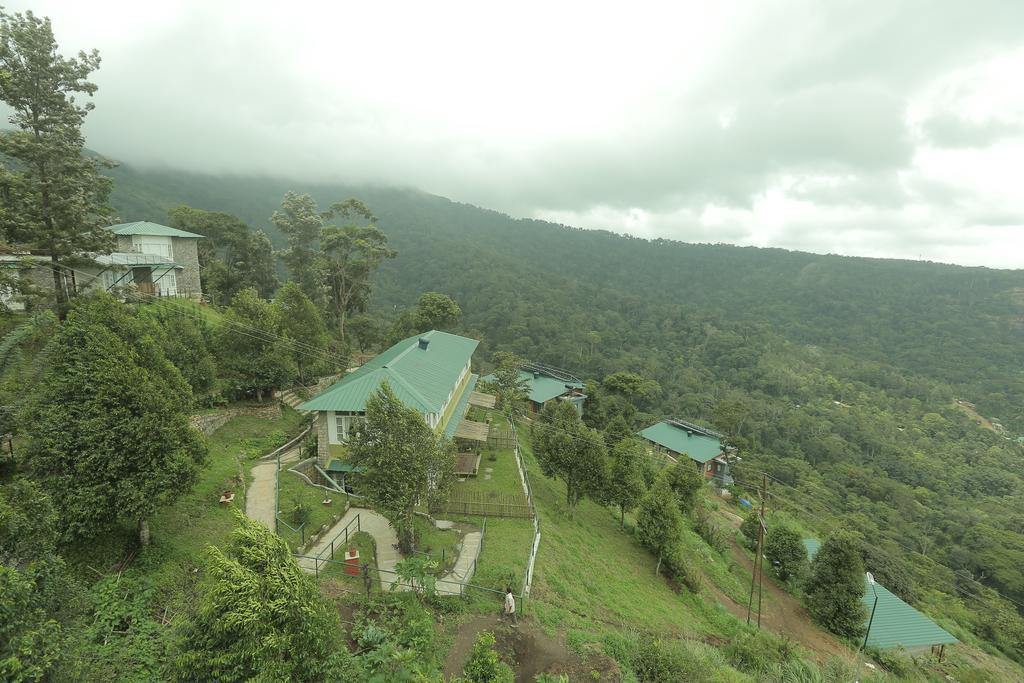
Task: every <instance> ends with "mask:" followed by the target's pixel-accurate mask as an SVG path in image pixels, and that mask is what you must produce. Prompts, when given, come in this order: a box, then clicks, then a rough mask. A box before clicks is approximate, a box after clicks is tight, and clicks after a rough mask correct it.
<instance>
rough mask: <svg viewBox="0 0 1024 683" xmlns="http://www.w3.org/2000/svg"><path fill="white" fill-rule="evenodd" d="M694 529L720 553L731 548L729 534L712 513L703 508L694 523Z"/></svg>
mask: <svg viewBox="0 0 1024 683" xmlns="http://www.w3.org/2000/svg"><path fill="white" fill-rule="evenodd" d="M693 530H694V531H696V532H697V534H698V535H699V536H700V537H701V538H703V539H704V542H705V543H707V544H708V545H709V546H711V547H712V548H714V549H715V550H717V551H718V552H720V553H724V552H726V551H727V550H728V549H729V534H728V532H726V530H725V529H723V528H722V527H721V525H719V524H718V523H717V522H715V521H714V520H713V519H712V518H711V515H709V514H708V513H707V512H706V511H704V510H701V511H699V512H698V513H697V517H696V519H695V520H694V523H693Z"/></svg>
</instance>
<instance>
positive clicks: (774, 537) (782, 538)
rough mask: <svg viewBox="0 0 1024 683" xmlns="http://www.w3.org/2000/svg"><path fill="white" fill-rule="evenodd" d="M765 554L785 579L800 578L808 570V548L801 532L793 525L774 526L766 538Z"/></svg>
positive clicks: (777, 572)
mask: <svg viewBox="0 0 1024 683" xmlns="http://www.w3.org/2000/svg"><path fill="white" fill-rule="evenodd" d="M764 554H765V557H767V558H768V561H769V562H771V564H772V567H773V569H774V571H775V574H776V575H777V576H778V577H779V578H780V579H782V580H783V581H788V580H789V579H791V578H799V577H801V576H802V575H803V574H804V573H805V572H806V571H807V549H806V548H805V547H804V544H803V540H802V539H801V538H800V534H799V532H797V531H796V530H795V529H793V528H792V527H788V526H785V525H778V526H776V527H774V528H772V529H771V530H770V532H769V533H768V537H767V538H766V539H765V544H764Z"/></svg>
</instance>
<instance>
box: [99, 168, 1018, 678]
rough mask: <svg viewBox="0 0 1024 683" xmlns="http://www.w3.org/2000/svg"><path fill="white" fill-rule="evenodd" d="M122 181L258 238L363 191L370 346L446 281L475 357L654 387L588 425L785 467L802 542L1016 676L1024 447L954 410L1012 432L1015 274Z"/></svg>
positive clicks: (156, 206) (410, 196)
mask: <svg viewBox="0 0 1024 683" xmlns="http://www.w3.org/2000/svg"><path fill="white" fill-rule="evenodd" d="M116 176H117V182H116V185H115V187H116V189H115V195H114V202H115V204H116V206H117V208H118V210H119V212H120V213H121V216H122V217H124V218H126V219H128V218H131V219H143V218H145V219H151V220H157V221H160V220H166V217H165V214H166V210H167V208H169V207H171V206H173V205H176V204H179V203H184V204H189V205H191V206H195V207H197V208H202V209H209V210H219V211H225V212H228V213H232V214H235V215H237V216H239V217H240V218H243V219H245V220H246V221H248V222H249V223H250V224H251V225H253V226H254V227H259V228H263V229H265V230H268V232H269V226H270V221H269V220H268V219H269V217H270V215H271V214H272V213H273V211H274V210H275V209H276V208H277V207H278V206H279V204H280V201H281V198H282V196H283V194H284V192H285V191H286V190H288V189H294V190H297V191H300V192H301V191H305V192H309V193H310V194H312V195H313V197H314V198H315V199H316V201H317V202H318V204H319V205H320V206H322V207H323V206H328V205H330V204H331V203H332V202H336V201H340V200H343V199H346V198H348V197H351V196H356V197H358V198H360V199H362V200H363V201H365V202H366V203H367V204H368V205H369V206H370V208H371V209H372V210H373V212H374V213H376V214H377V216H378V217H379V218H380V226H381V227H382V228H383V229H384V230H385V232H386V233H387V235H388V238H389V241H390V245H391V246H393V247H394V248H395V249H397V251H398V253H399V256H398V257H397V258H395V259H392V260H390V261H388V262H386V263H385V264H384V266H383V267H382V268H381V269H380V271H379V272H378V274H377V278H376V282H375V289H374V294H373V299H372V301H371V306H372V308H373V309H374V311H375V312H376V313H377V314H378V315H376V316H371V317H369V318H367V319H366V320H367V321H368V322H369V326H368V327H367V331H364V332H353V333H354V334H355V335H356V336H357V337H359V339H360V341H361V342H362V346H363V347H364V348H369V349H370V350H375V349H376V348H379V346H380V343H381V340H382V332H383V331H384V330H378V331H377V333H376V334H374V333H373V332H374V331H373V327H372V326H373V324H374V323H378V324H379V323H381V322H382V323H383V324H385V325H386V324H387V322H388V320H390V319H393V318H395V317H396V309H401V308H405V307H408V306H411V305H413V303H414V302H415V301H416V298H417V297H418V296H419V295H420V294H421V293H422V292H425V291H438V292H443V293H445V294H448V295H449V296H451V297H452V298H454V299H455V300H456V301H457V302H458V303H459V305H460V306H461V308H462V310H463V312H464V315H463V319H462V322H461V325H460V328H459V331H460V332H463V333H466V334H469V335H471V336H475V337H477V338H480V339H482V340H483V343H482V344H481V348H480V350H479V351H478V352H477V354H476V359H477V361H478V362H486V361H488V360H489V359H490V358H491V353H492V352H493V351H496V350H508V351H513V352H515V353H517V354H519V355H520V356H523V357H526V358H530V359H533V360H536V361H540V362H546V363H551V364H554V365H558V366H562V367H565V368H567V369H570V370H572V371H575V372H576V373H578V374H580V375H582V376H584V377H586V378H592V379H596V380H601V379H603V378H605V377H607V376H609V375H610V374H612V373H615V372H618V371H629V372H634V373H638V374H639V375H642V376H643V377H644V378H649V379H650V380H654V381H656V382H657V384H653V383H651V382H647V383H644V384H642V385H641V389H640V390H639V391H637V392H635V396H633V397H632V399H631V400H630V401H629V402H628V406H627V407H625V408H624V407H623V405H622V403H621V402H616V399H619V398H620V396H616V395H614V392H615V391H616V389H614V387H612V386H611V385H607V384H600V383H595V384H591V385H590V386H588V389H587V392H588V395H589V396H590V398H588V402H587V408H586V411H585V415H584V419H585V420H587V421H588V422H589V423H590V424H591V425H593V426H597V427H600V428H605V427H607V426H608V425H609V424H613V423H614V421H615V420H616V419H618V418H622V419H625V420H626V422H627V428H631V429H639V428H641V427H643V426H645V425H646V424H650V421H651V420H653V419H655V418H656V417H661V416H666V415H674V416H679V417H685V418H690V419H693V420H697V421H704V422H705V423H709V424H713V425H714V426H715V427H716V428H718V429H720V430H722V431H724V432H725V433H727V434H728V436H729V439H730V440H731V441H732V443H734V444H735V445H736V446H738V447H739V449H740V452H741V453H742V454H743V460H742V462H740V463H738V464H736V465H735V466H734V474H735V475H736V479H737V481H739V482H741V483H742V482H748V483H749V482H750V481H752V480H755V479H758V478H760V475H761V473H762V472H764V473H767V474H768V475H769V476H771V477H774V478H775V479H776V481H777V482H779V483H778V485H777V488H776V493H775V494H774V495H773V498H772V500H773V505H776V506H782V507H783V509H788V510H789V511H790V512H793V513H796V514H797V515H798V516H799V518H800V519H802V520H803V521H804V523H805V524H806V525H808V527H809V529H810V530H809V533H813V534H815V535H817V536H819V537H822V538H825V537H827V536H828V534H829V533H830V532H831V531H834V530H836V529H843V530H847V531H854V532H856V533H859V534H860V535H861V536H862V537H863V539H864V540H865V546H864V547H865V548H866V549H867V550H866V552H867V553H868V555H867V556H866V557H865V563H866V566H867V568H868V569H869V570H870V571H872V572H873V573H874V574H875V576H877V577H879V578H880V580H881V581H882V584H883V585H885V586H886V587H888V588H890V589H892V590H894V591H895V592H897V593H898V594H900V595H901V596H903V597H904V598H906V599H908V600H910V601H912V602H914V603H916V604H918V605H921V606H923V607H927V609H928V611H929V613H931V614H932V615H933V616H936V617H941V618H946V619H949V620H953V621H956V622H957V623H959V624H961V625H963V626H965V627H967V628H969V629H970V630H971V631H972V632H974V633H975V634H977V635H978V636H979V637H981V638H983V639H986V640H989V641H991V642H993V643H995V644H996V645H997V646H998V647H999V648H1000V649H1001V650H1002V651H1003V652H1005V653H1006V654H1008V655H1009V656H1011V657H1013V658H1015V659H1016V660H1018V661H1022V662H1024V619H1022V618H1021V616H1020V614H1018V613H1017V609H1018V607H1020V606H1024V533H1022V530H1024V513H1022V512H1021V511H1020V508H1019V505H1018V503H1019V500H1020V496H1021V495H1024V457H1022V453H1024V451H1022V448H1021V447H1020V446H1019V445H1017V444H1016V443H1015V442H1014V441H1013V440H1012V439H1010V438H1006V437H1004V436H1003V435H1000V434H996V433H994V432H993V431H990V430H986V429H982V428H981V427H979V426H977V425H976V424H974V422H972V419H971V416H969V415H968V414H967V413H966V412H965V411H964V410H962V409H961V407H959V406H958V405H957V404H956V403H955V399H957V398H965V399H967V400H969V401H972V402H974V403H976V404H977V405H978V408H979V410H980V411H981V412H982V413H983V414H984V415H987V416H992V417H998V418H1000V419H1001V420H1002V422H1003V423H1004V424H1006V425H1007V426H1009V427H1010V428H1011V430H1012V431H1013V432H1014V433H1015V434H1022V433H1024V415H1022V413H1021V410H1022V408H1021V406H1024V374H1022V372H1024V343H1022V341H1024V271H993V270H987V269H981V268H961V267H955V266H948V265H939V264H929V263H916V262H906V261H886V260H873V259H861V258H843V257H836V256H818V255H813V254H805V253H797V252H787V251H782V250H777V249H754V248H738V247H731V246H725V245H713V246H712V245H687V244H681V243H673V242H649V241H644V240H639V239H631V238H627V237H621V236H616V235H613V234H611V233H607V232H594V231H582V230H575V229H571V228H566V227H563V226H557V225H551V224H548V223H544V222H540V221H532V220H514V219H511V218H509V217H507V216H504V215H502V214H499V213H496V212H493V211H487V210H483V209H479V208H476V207H472V206H466V205H463V204H456V203H453V202H451V201H449V200H446V199H443V198H440V197H434V196H430V195H426V194H423V193H420V192H415V191H410V190H396V189H381V188H352V187H316V186H311V185H308V184H302V183H294V182H288V181H280V180H268V179H259V180H245V179H238V178H234V179H219V178H212V177H203V176H193V175H188V174H183V173H149V172H147V173H139V172H135V171H133V170H132V169H130V168H126V167H121V168H119V169H117V170H116ZM271 237H272V238H279V236H277V235H271ZM609 392H611V394H610V393H609ZM634 407H635V410H634ZM627 408H628V409H627ZM992 589H995V590H997V591H999V592H1000V593H1002V595H1003V596H1006V597H1008V598H1010V600H1012V601H1015V603H1016V604H1014V602H1011V601H1008V600H1004V599H1003V598H1001V597H999V596H998V595H997V594H996V593H994V592H992ZM939 591H941V593H940V592H939ZM1022 609H1024V608H1022Z"/></svg>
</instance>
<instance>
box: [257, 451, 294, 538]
mask: <svg viewBox="0 0 1024 683" xmlns="http://www.w3.org/2000/svg"><path fill="white" fill-rule="evenodd" d="M298 459H299V448H293V449H291V450H290V451H287V452H286V453H282V454H281V465H282V467H287V466H288V465H289V464H291V463H293V462H295V461H297V460H298ZM276 471H277V458H274V459H272V460H266V461H262V462H260V463H259V464H258V465H256V466H255V467H253V468H252V470H251V472H250V476H251V477H252V481H251V482H250V483H249V488H248V490H247V491H246V492H245V516H246V517H248V518H249V519H254V520H256V521H257V522H262V523H263V524H264V525H265V526H266V527H267V528H268V529H270V530H273V529H274V513H275V512H276V511H275V510H274V476H275V473H276ZM282 476H284V475H282ZM289 476H295V475H289Z"/></svg>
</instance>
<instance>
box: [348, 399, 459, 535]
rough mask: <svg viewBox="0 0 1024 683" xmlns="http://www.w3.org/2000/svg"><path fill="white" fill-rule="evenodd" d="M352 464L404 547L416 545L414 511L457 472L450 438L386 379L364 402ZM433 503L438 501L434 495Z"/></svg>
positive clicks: (367, 492) (352, 450)
mask: <svg viewBox="0 0 1024 683" xmlns="http://www.w3.org/2000/svg"><path fill="white" fill-rule="evenodd" d="M349 449H350V452H351V456H352V463H353V464H354V465H358V466H361V467H363V468H365V470H366V471H365V473H364V474H363V475H362V477H363V479H362V482H363V488H364V490H365V491H366V495H367V498H369V500H370V502H371V503H373V506H374V508H375V509H377V510H379V511H380V512H381V513H382V514H383V515H384V516H385V517H387V519H388V521H389V522H390V523H391V526H392V527H394V529H395V532H396V533H397V534H398V542H399V545H400V546H401V548H402V550H403V552H408V551H410V550H411V549H412V548H413V546H414V545H415V539H414V537H413V536H414V534H413V512H414V510H415V509H416V504H417V503H418V502H419V501H420V500H421V499H432V498H434V494H433V493H432V491H435V490H440V491H444V490H446V489H447V487H448V485H449V483H450V482H451V481H452V479H453V478H454V476H455V455H454V451H453V449H452V444H451V442H450V441H448V440H447V439H445V438H444V437H442V436H439V435H438V434H435V433H434V431H433V430H432V429H430V427H428V426H427V423H426V422H425V421H424V420H423V415H422V414H421V413H419V412H418V411H416V410H415V409H413V408H409V407H407V406H406V405H405V404H403V403H402V402H401V401H400V400H398V398H397V397H396V396H395V392H394V391H392V390H391V387H390V386H389V385H388V383H387V382H384V383H383V384H381V386H380V389H379V390H378V391H377V393H375V394H374V395H373V396H372V397H371V398H370V399H369V400H368V401H367V402H366V421H365V423H364V424H363V425H362V426H361V427H360V428H359V429H358V430H357V431H356V433H355V436H354V437H353V438H352V440H351V441H350V442H349ZM433 502H434V507H435V508H436V507H438V506H439V503H440V501H437V500H436V499H434V500H433Z"/></svg>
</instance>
